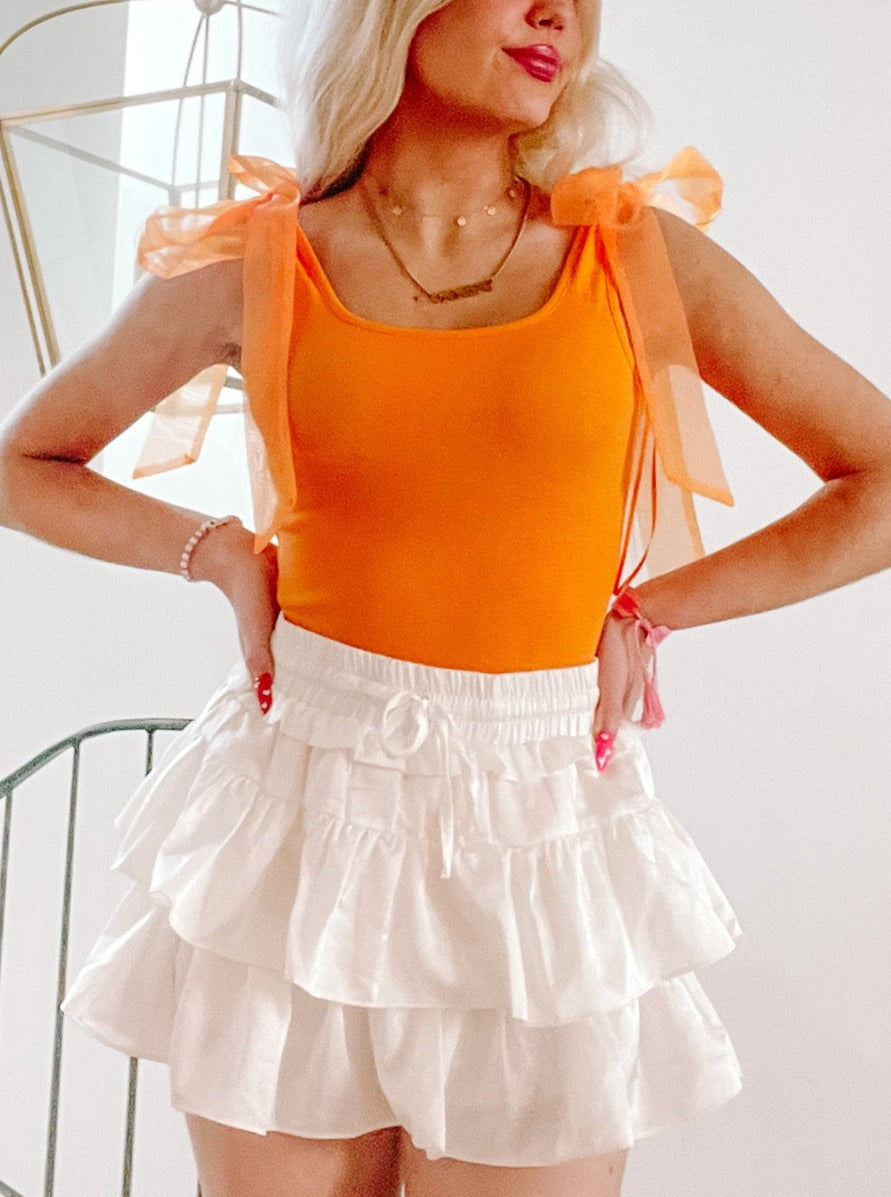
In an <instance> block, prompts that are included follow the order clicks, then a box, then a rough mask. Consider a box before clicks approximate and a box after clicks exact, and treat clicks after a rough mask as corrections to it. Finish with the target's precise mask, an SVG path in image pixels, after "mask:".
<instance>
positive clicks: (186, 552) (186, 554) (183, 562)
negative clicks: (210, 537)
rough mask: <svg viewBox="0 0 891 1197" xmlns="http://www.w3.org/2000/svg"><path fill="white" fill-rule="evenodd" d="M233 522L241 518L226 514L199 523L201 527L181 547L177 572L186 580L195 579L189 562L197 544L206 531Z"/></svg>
mask: <svg viewBox="0 0 891 1197" xmlns="http://www.w3.org/2000/svg"><path fill="white" fill-rule="evenodd" d="M235 523H238V524H240V523H241V520H240V519H239V518H238V516H237V515H227V516H224V517H223V518H222V519H216V518H213V519H209V520H205V521H204V523H203V524H202V525H201V527H200V528H199V529H198V530H197V531H196V532H195V533H194V535H193V536H192V537H191V539H190V540H189V541H188V542H187V544H186V547H185V548H184V549H183V555H182V557H181V558H180V562H179V572H180V573H181V574H182V576H183V577H184V578H185V579H186V581H187V582H194V581H195V579H194V578H193V577H192V571H191V568H190V566H191V562H192V554H193V553H194V552H195V550H196V549H197V548H198V545H199V544H200V543H201V541H202V540H203V539H204V538H205V536H206V535H207V534H208V532H211V531H213V529H214V528H222V527H224V526H225V525H226V524H235Z"/></svg>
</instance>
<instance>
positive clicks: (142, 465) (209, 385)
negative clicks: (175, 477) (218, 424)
mask: <svg viewBox="0 0 891 1197" xmlns="http://www.w3.org/2000/svg"><path fill="white" fill-rule="evenodd" d="M228 373H229V367H228V366H227V365H225V363H220V364H218V365H214V366H208V367H207V368H206V369H204V370H202V371H201V372H200V374H196V375H195V377H194V378H193V379H192V380H191V381H190V382H188V383H186V384H185V386H182V387H180V388H179V390H177V391H174V392H173V394H172V395H168V397H167V398H166V399H165V400H164V401H163V402H162V403H159V404H158V405H157V406H156V407H155V409H154V411H153V412H152V417H151V422H150V424H149V430H148V434H147V436H146V439H145V442H144V444H143V447H142V452H141V453H140V456H139V460H138V462H137V463H136V467H135V469H134V470H133V477H134V478H146V477H149V476H150V475H152V474H162V473H164V472H166V471H167V470H175V469H177V468H178V467H179V466H184V465H191V464H192V463H193V462H195V461H197V460H198V457H199V455H200V453H201V448H202V445H203V444H204V438H205V436H206V435H207V430H208V428H209V426H210V421H211V419H212V418H213V414H214V412H215V411H216V409H217V404H218V403H219V399H220V394H221V392H222V390H223V386H224V384H225V382H226V377H227V375H228Z"/></svg>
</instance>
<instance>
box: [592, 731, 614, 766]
mask: <svg viewBox="0 0 891 1197" xmlns="http://www.w3.org/2000/svg"><path fill="white" fill-rule="evenodd" d="M615 747H616V737H615V734H614V733H613V732H601V733H600V735H599V736H598V737H597V739H596V740H595V741H594V760H595V761H596V763H597V768H598V770H599V771H600V772H601V773H602V772H603V771H604V769H605V768H606V767H607V765H608V764H609V763H610V761H611V760H612V755H613V751H614V750H615Z"/></svg>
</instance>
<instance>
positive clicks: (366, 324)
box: [297, 220, 587, 337]
mask: <svg viewBox="0 0 891 1197" xmlns="http://www.w3.org/2000/svg"><path fill="white" fill-rule="evenodd" d="M586 228H587V226H586V225H577V226H576V228H575V229H574V230H573V234H572V237H571V238H570V241H569V246H568V248H567V250H566V254H565V256H564V258H563V265H562V266H561V267H560V273H559V275H558V276H557V281H556V282H555V283H554V286H553V287H552V288H551V293H550V295H548V297H547V299H546V300H545V301H544V303H543V304H542V305H541V307H539V308H536V310H535V311H534V312H530V313H529V315H528V316H520V317H518V318H517V319H516V320H507V321H504V322H502V323H501V324H480V325H476V326H470V327H467V328H421V327H419V326H418V325H416V324H386V323H384V322H383V321H380V320H371V319H369V318H367V317H365V316H360V315H359V314H358V313H357V312H354V311H352V310H351V309H350V308H348V307H347V306H346V304H345V303H344V302H343V301H342V300H341V298H340V296H339V295H338V294H337V292H336V291H335V289H334V285H333V283H332V282H331V280H330V279H329V278H328V275H327V274H326V272H325V268H324V267H323V266H322V263H321V260H320V259H319V256H318V254H317V253H316V251H315V249H314V248H313V245H312V242H311V241H310V239H309V238H308V237H307V235H306V233H305V232H304V230H303V227H302V225H301V224H300V221H299V220H298V222H297V236H298V238H299V240H300V243H301V245H302V247H303V249H304V250H305V251H306V254H307V256H308V258H309V260H310V262H311V263H312V267H313V270H314V273H315V276H316V281H317V283H318V285H319V291H320V293H321V295H322V297H323V299H324V300H325V302H326V303H327V306H328V307H329V309H330V310H331V311H332V312H333V314H334V315H335V316H337V317H338V318H339V319H341V320H343V321H344V322H346V323H347V324H353V325H355V326H356V327H358V328H364V329H366V330H368V331H370V332H380V333H387V334H389V335H391V336H396V335H400V336H409V335H410V336H420V337H430V336H432V337H454V336H468V335H476V336H479V335H481V334H489V335H491V334H492V333H499V332H504V331H509V330H511V329H521V328H525V327H527V326H528V325H530V324H535V323H537V322H538V321H540V320H544V319H545V318H546V317H547V316H548V315H550V312H551V309H552V308H554V307H556V305H557V304H558V303H559V301H560V298H561V296H562V295H563V292H564V291H565V290H566V288H567V286H568V285H569V276H570V274H571V273H572V267H573V264H574V262H575V259H576V257H577V256H578V253H579V252H580V247H581V244H582V240H583V236H584V233H585V229H586Z"/></svg>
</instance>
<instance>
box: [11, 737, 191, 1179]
mask: <svg viewBox="0 0 891 1197" xmlns="http://www.w3.org/2000/svg"><path fill="white" fill-rule="evenodd" d="M188 723H189V720H187V719H142V720H127V721H122V722H115V723H103V724H99V725H97V726H95V727H89V728H86V729H84V730H83V731H79V732H76V733H75V734H74V735H72V736H69V737H68V738H67V739H65V740H61V741H59V743H58V744H54V745H53V746H52V747H51V748H47V749H46V750H45V751H43V752H41V753H39V754H38V755H37V756H35V757H34V759H33V760H31V761H28V763H27V764H26V765H23V766H22V767H21V768H20V769H17V770H16V771H15V772H14V773H11V774H10V775H9V776H8V777H5V778H3V779H0V803H2V806H3V832H2V836H3V839H2V849H0V1000H2V995H3V982H4V980H6V979H7V978H6V977H5V976H4V973H3V967H2V966H3V931H4V921H5V915H6V893H7V880H8V875H9V861H10V848H11V843H12V815H13V808H14V806H15V802H16V791H17V790H18V789H19V787H21V786H22V785H23V784H24V783H25V782H27V781H29V780H30V779H31V778H33V777H34V776H35V774H37V773H39V772H40V771H41V770H43V769H45V768H46V766H47V765H49V764H50V762H51V761H54V760H56V759H57V758H58V757H62V756H63V755H64V754H65V753H70V754H71V762H70V773H69V780H68V821H67V828H66V833H67V834H66V852H65V875H64V883H63V890H62V894H63V899H62V919H61V933H60V937H59V957H58V969H57V974H56V1000H55V1035H54V1041H53V1053H52V1072H51V1081H50V1089H49V1112H48V1130H47V1140H46V1159H45V1167H44V1181H43V1195H44V1197H52V1195H53V1193H54V1191H55V1184H56V1179H57V1177H56V1153H57V1136H58V1120H59V1093H60V1080H61V1073H62V1049H63V1027H64V1018H63V1015H62V1013H61V1011H60V1009H59V1004H60V1003H61V1001H62V998H63V996H64V994H65V990H66V986H67V976H66V972H67V964H68V933H69V924H70V913H71V893H72V883H73V880H74V878H73V872H74V868H73V858H74V848H75V842H76V841H75V835H76V829H77V802H78V788H79V784H80V780H81V748H82V746H83V744H84V742H85V741H87V740H95V739H98V738H101V737H108V736H113V735H116V734H118V733H121V732H139V733H143V734H144V735H145V737H146V740H145V752H144V762H143V763H144V770H145V772H146V773H148V772H149V771H150V770H151V768H152V765H153V760H154V755H155V739H156V736H157V735H158V734H159V733H162V732H178V731H181V730H182V729H183V728H184V727H186V726H187V724H188ZM20 801H27V796H26V795H21V796H20ZM0 1009H2V1007H0ZM138 1065H139V1061H138V1060H137V1059H135V1058H133V1057H131V1058H130V1062H129V1075H128V1086H127V1108H126V1133H125V1141H124V1148H123V1167H122V1180H121V1189H120V1193H121V1197H131V1191H132V1183H133V1180H132V1176H133V1148H134V1141H135V1129H136V1096H137V1082H138ZM5 1096H6V1098H7V1100H8V1099H9V1098H10V1096H11V1094H10V1093H9V1092H8V1091H7V1093H6V1094H5ZM2 1171H5V1168H4V1167H3V1164H2V1161H0V1172H2ZM0 1197H34V1195H33V1194H22V1193H20V1192H19V1191H18V1190H17V1189H15V1188H13V1187H12V1186H11V1185H10V1184H9V1183H8V1182H6V1181H5V1180H4V1179H3V1177H2V1176H0ZM91 1197H105V1195H104V1194H99V1193H95V1192H91ZM108 1197H111V1194H108ZM198 1197H201V1189H200V1186H199V1188H198Z"/></svg>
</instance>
